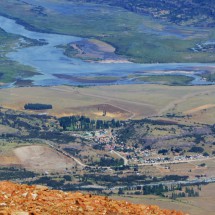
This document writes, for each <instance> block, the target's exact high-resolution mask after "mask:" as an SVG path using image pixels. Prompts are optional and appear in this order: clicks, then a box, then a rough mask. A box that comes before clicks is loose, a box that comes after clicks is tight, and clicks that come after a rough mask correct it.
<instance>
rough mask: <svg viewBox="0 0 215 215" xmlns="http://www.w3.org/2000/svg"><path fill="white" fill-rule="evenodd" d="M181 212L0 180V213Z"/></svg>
mask: <svg viewBox="0 0 215 215" xmlns="http://www.w3.org/2000/svg"><path fill="white" fill-rule="evenodd" d="M9 214H11V215H39V214H42V215H46V214H51V215H63V214H66V215H69V214H71V215H85V214H86V215H97V214H98V215H105V214H106V215H185V214H184V213H182V212H176V211H169V210H161V209H160V208H159V207H157V206H145V205H135V204H131V203H128V202H125V201H114V200H111V199H109V198H107V197H101V196H93V195H90V194H81V193H70V192H63V191H58V190H49V189H48V188H47V187H44V186H40V185H37V186H28V185H19V184H14V183H11V182H6V181H4V182H0V215H9Z"/></svg>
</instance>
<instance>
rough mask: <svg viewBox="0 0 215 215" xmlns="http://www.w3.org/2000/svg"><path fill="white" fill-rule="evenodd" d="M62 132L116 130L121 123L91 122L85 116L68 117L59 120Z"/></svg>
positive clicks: (113, 120) (112, 121)
mask: <svg viewBox="0 0 215 215" xmlns="http://www.w3.org/2000/svg"><path fill="white" fill-rule="evenodd" d="M59 122H60V126H61V127H62V128H63V130H74V131H89V130H95V129H107V128H117V127H120V126H121V122H120V121H117V120H115V119H112V120H110V121H104V120H92V119H90V118H88V117H86V116H69V117H62V118H59Z"/></svg>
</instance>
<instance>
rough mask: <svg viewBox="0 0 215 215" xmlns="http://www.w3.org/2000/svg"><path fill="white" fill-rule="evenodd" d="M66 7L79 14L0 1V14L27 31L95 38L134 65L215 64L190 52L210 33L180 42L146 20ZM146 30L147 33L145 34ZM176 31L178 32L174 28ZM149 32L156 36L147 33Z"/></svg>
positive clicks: (113, 10) (109, 10)
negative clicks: (140, 63) (172, 63)
mask: <svg viewBox="0 0 215 215" xmlns="http://www.w3.org/2000/svg"><path fill="white" fill-rule="evenodd" d="M52 2H53V1H52ZM65 3H67V4H68V7H69V6H71V7H75V8H76V9H77V11H78V12H77V11H76V13H71V14H62V13H60V12H57V11H54V10H46V9H42V11H39V12H38V10H37V7H36V6H31V5H28V4H24V3H22V2H20V1H17V0H10V1H6V0H2V2H1V8H0V14H4V15H7V16H9V17H13V18H16V19H18V20H19V22H21V23H22V24H24V25H25V26H27V27H28V28H29V29H34V30H41V31H46V32H56V33H60V34H69V35H75V36H81V37H85V38H86V37H89V38H97V39H99V40H102V41H105V42H107V43H109V44H111V45H113V46H114V47H115V48H116V53H117V54H120V55H123V56H126V57H127V58H128V59H129V60H131V61H134V62H142V63H155V62H159V63H164V62H214V54H213V53H207V52H198V53H195V52H192V51H190V48H192V47H194V46H195V44H196V43H198V42H204V41H207V40H208V39H213V38H214V35H213V34H212V30H210V29H207V30H206V31H202V32H200V31H199V29H193V30H190V32H189V35H191V36H190V37H189V36H188V37H186V38H183V39H181V38H179V37H174V36H168V35H163V34H162V33H161V34H160V35H159V32H160V31H161V30H162V29H163V28H165V27H166V26H165V24H160V23H159V24H158V23H157V21H153V20H151V19H149V17H146V16H142V15H138V14H135V13H132V12H129V11H127V10H124V9H121V8H117V7H111V6H105V5H96V4H94V5H93V4H88V3H83V4H74V3H70V2H65ZM55 4H56V5H58V4H59V2H56V1H55ZM14 5H15V6H14ZM90 6H93V8H95V10H92V9H91V10H89V11H88V13H86V12H85V11H86V7H90ZM14 8H16V10H15V9H14ZM23 14H24V16H23ZM149 24H150V25H149ZM145 28H150V29H149V31H148V30H147V31H145V30H144V29H145ZM175 28H176V29H177V26H175ZM151 29H153V31H157V32H158V34H154V33H150V30H151ZM184 31H185V30H184ZM180 32H181V33H180ZM182 32H183V29H181V28H179V30H178V31H177V34H178V35H179V36H180V34H182Z"/></svg>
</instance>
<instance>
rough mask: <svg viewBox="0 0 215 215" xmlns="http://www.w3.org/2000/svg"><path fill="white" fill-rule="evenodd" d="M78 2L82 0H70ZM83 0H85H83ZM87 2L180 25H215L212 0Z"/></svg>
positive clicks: (111, 0) (88, 0) (101, 0)
mask: <svg viewBox="0 0 215 215" xmlns="http://www.w3.org/2000/svg"><path fill="white" fill-rule="evenodd" d="M69 1H73V2H77V1H80V0H69ZM81 1H82V2H83V0H81ZM84 1H85V2H95V3H99V4H101V3H105V4H109V5H111V6H119V7H122V8H125V9H127V10H129V11H132V12H135V13H139V14H150V15H151V16H153V17H155V18H159V19H163V20H167V21H169V22H171V23H175V24H180V25H193V26H204V27H205V26H207V27H213V26H214V25H215V20H214V14H215V7H214V2H213V1H212V0H205V1H199V0H190V1H184V0H165V1H164V0H152V1H148V0H135V1H134V0H84Z"/></svg>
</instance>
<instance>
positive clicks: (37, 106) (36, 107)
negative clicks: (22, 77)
mask: <svg viewBox="0 0 215 215" xmlns="http://www.w3.org/2000/svg"><path fill="white" fill-rule="evenodd" d="M24 108H25V110H48V109H52V105H50V104H39V103H35V104H32V103H29V104H25V106H24Z"/></svg>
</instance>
